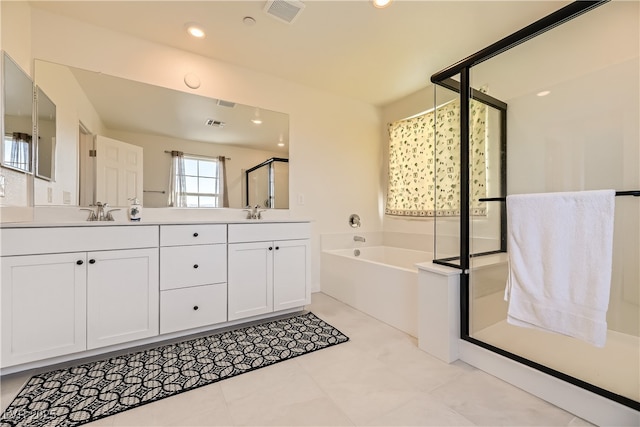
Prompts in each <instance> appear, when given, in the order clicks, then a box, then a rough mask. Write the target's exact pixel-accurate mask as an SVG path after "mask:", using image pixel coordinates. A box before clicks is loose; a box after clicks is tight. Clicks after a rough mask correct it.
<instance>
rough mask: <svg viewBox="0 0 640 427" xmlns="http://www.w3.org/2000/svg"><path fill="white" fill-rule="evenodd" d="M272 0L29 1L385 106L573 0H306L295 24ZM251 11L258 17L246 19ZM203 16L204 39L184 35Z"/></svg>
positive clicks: (173, 45) (201, 53)
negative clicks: (271, 6) (280, 16)
mask: <svg viewBox="0 0 640 427" xmlns="http://www.w3.org/2000/svg"><path fill="white" fill-rule="evenodd" d="M266 3H267V2H266V1H265V0H262V1H242V0H235V1H159V0H155V1H153V0H147V1H69V2H60V1H32V2H31V4H32V5H33V6H34V7H39V8H42V9H46V10H48V11H50V12H54V13H58V14H62V15H66V16H69V17H72V18H75V19H79V20H82V21H85V22H88V23H92V24H94V25H98V26H102V27H106V28H109V29H111V30H115V31H120V32H123V33H127V34H130V35H133V36H136V37H139V38H143V39H146V40H150V41H153V42H156V43H160V44H164V45H168V46H172V47H175V48H179V49H183V50H185V51H189V52H193V53H196V54H200V55H202V56H205V57H209V58H213V59H217V60H221V61H224V62H227V63H232V64H236V65H240V66H244V67H246V68H249V69H253V70H256V71H259V72H263V73H266V74H269V75H273V76H277V77H280V78H283V79H286V80H289V81H293V82H297V83H300V84H303V85H306V86H309V87H313V88H316V89H320V90H324V91H328V92H332V93H335V94H337V95H341V96H344V97H348V98H354V99H358V100H361V101H364V102H366V103H369V104H372V105H375V106H383V105H386V104H388V103H390V102H393V101H395V100H397V99H399V98H402V97H403V96H406V95H408V94H411V93H413V92H415V91H417V90H419V89H421V88H424V87H425V86H427V85H428V83H429V77H430V76H431V74H433V73H435V72H437V71H439V70H440V69H443V68H445V67H447V66H449V65H451V64H453V63H455V62H457V61H459V60H460V59H463V58H464V57H466V56H468V55H470V54H473V53H475V52H476V51H478V50H480V49H482V48H483V47H485V46H487V45H489V44H491V43H493V42H495V41H497V40H499V39H501V38H503V37H505V36H507V35H509V34H511V33H513V32H515V31H517V30H518V29H520V28H522V27H524V26H526V25H528V24H530V23H532V22H534V21H536V20H537V19H539V18H541V17H543V16H545V15H548V14H549V13H551V12H553V11H555V10H557V9H559V8H561V7H562V6H564V5H566V4H568V3H569V2H568V1H558V0H554V1H522V0H520V1H455V0H449V1H407V0H404V1H403V0H394V1H393V2H392V3H391V5H390V6H389V7H387V8H385V9H376V8H374V7H373V6H372V4H371V2H370V1H368V0H358V1H317V0H315V1H313V0H305V1H303V3H304V5H305V8H304V9H302V11H301V12H300V13H299V15H298V17H297V18H296V19H295V21H294V22H293V23H291V24H287V23H284V22H281V21H279V20H277V19H275V18H273V17H272V16H270V15H267V14H266V13H265V12H264V10H263V9H264V7H265V5H266ZM247 16H251V17H252V18H254V19H255V23H254V24H253V25H246V24H245V23H243V18H244V17H247ZM188 22H197V23H198V24H200V25H201V26H202V28H203V29H204V30H205V32H206V37H205V38H204V39H194V38H193V37H191V36H189V35H187V33H186V31H185V24H186V23H188Z"/></svg>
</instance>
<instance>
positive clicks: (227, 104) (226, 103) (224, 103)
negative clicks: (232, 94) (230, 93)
mask: <svg viewBox="0 0 640 427" xmlns="http://www.w3.org/2000/svg"><path fill="white" fill-rule="evenodd" d="M218 105H219V106H220V107H229V108H233V107H235V106H236V103H235V102H231V101H225V100H224V99H218Z"/></svg>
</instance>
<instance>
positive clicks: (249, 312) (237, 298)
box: [228, 222, 311, 320]
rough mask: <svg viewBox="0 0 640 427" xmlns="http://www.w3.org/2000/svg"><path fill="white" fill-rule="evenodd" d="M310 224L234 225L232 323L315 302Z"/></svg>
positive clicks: (231, 228)
mask: <svg viewBox="0 0 640 427" xmlns="http://www.w3.org/2000/svg"><path fill="white" fill-rule="evenodd" d="M310 235H311V232H310V225H309V223H306V222H305V223H303V222H300V223H262V224H260V223H252V224H229V244H228V247H229V253H228V257H229V288H228V289H229V316H228V317H229V320H237V319H242V318H247V317H252V316H257V315H262V314H266V313H271V312H274V311H280V310H285V309H290V308H297V307H302V306H304V305H305V304H309V303H310V295H311V293H310V269H309V266H310V244H309V239H310Z"/></svg>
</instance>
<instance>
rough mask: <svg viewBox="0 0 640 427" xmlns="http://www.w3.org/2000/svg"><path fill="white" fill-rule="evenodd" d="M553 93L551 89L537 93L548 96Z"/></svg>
mask: <svg viewBox="0 0 640 427" xmlns="http://www.w3.org/2000/svg"><path fill="white" fill-rule="evenodd" d="M550 93H551V91H550V90H543V91H542V92H538V93H536V95H537V96H547V95H549V94H550Z"/></svg>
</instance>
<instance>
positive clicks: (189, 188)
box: [184, 156, 222, 208]
mask: <svg viewBox="0 0 640 427" xmlns="http://www.w3.org/2000/svg"><path fill="white" fill-rule="evenodd" d="M184 178H185V180H184V182H185V190H186V191H185V193H184V195H185V197H186V203H187V204H186V206H187V207H189V208H218V207H222V198H221V193H222V192H221V190H220V167H219V161H218V160H217V159H208V158H201V157H188V156H184Z"/></svg>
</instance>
